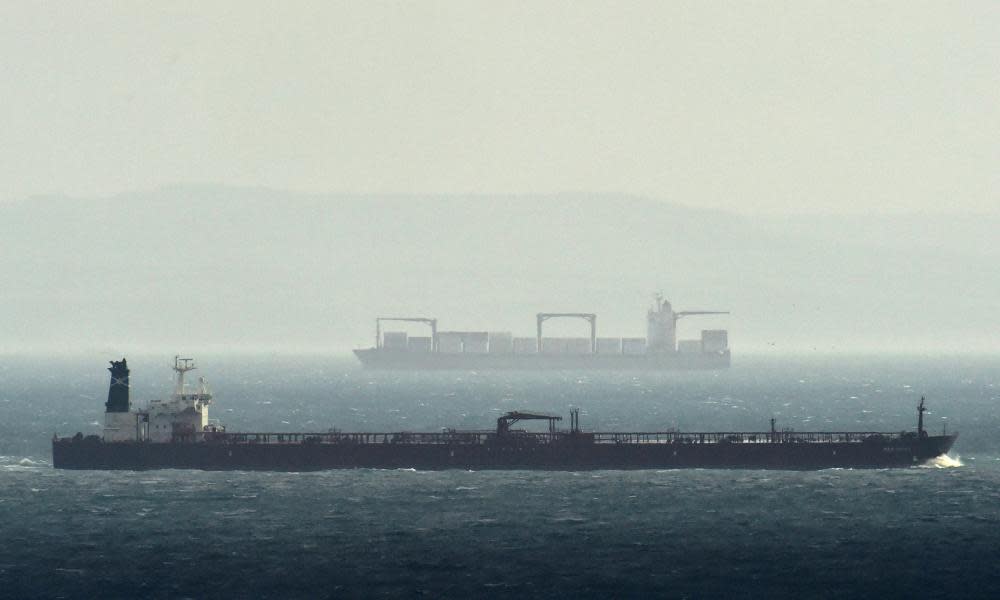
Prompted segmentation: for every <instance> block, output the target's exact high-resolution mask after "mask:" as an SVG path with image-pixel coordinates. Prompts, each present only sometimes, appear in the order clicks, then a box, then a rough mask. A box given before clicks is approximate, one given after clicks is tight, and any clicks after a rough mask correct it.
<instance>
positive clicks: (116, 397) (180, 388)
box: [102, 356, 222, 443]
mask: <svg viewBox="0 0 1000 600" xmlns="http://www.w3.org/2000/svg"><path fill="white" fill-rule="evenodd" d="M197 368H198V367H197V366H196V365H195V362H194V359H192V358H181V357H180V356H175V357H174V366H173V370H174V373H175V384H174V391H173V394H172V395H171V396H170V397H169V398H168V399H166V400H152V401H150V402H149V405H148V406H147V407H145V408H133V406H132V401H131V399H130V395H129V368H128V363H127V362H126V360H125V359H124V358H123V359H121V360H120V361H111V367H110V368H109V369H108V371H110V372H111V385H110V388H109V390H108V401H107V403H106V404H105V413H104V423H105V425H104V434H103V436H102V440H103V441H105V442H154V443H165V442H180V441H185V442H191V441H200V440H203V439H204V435H205V432H216V431H220V430H222V427H221V426H219V425H216V424H212V423H210V422H209V418H208V407H209V405H210V404H211V403H212V393H211V392H210V391H209V389H208V384H207V383H206V381H205V378H204V377H199V378H198V384H197V387H196V388H192V387H191V386H190V385H189V384H188V383H187V381H185V375H186V374H187V373H188V372H190V371H194V370H195V369H197Z"/></svg>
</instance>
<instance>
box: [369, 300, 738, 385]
mask: <svg viewBox="0 0 1000 600" xmlns="http://www.w3.org/2000/svg"><path fill="white" fill-rule="evenodd" d="M721 314H728V312H727V311H717V310H685V311H676V312H675V311H674V310H673V307H672V306H671V304H670V302H668V301H667V300H665V299H664V298H663V296H661V295H657V296H656V299H655V302H654V304H653V306H652V307H651V308H650V309H649V311H648V313H647V314H646V337H644V338H642V337H598V336H597V315H596V314H594V313H538V314H537V315H536V317H535V324H536V333H535V336H534V337H514V336H513V335H512V334H511V332H509V331H492V332H491V331H439V330H438V320H437V319H435V318H430V317H378V318H376V319H375V345H374V346H373V347H370V348H364V349H358V350H355V351H354V355H355V356H357V357H358V360H360V361H361V364H362V365H364V366H365V367H367V368H374V369H420V370H424V369H466V370H482V369H609V370H626V369H643V370H669V369H724V368H726V367H728V366H729V362H730V352H729V332H728V331H726V330H725V329H705V330H702V331H701V336H700V338H698V339H687V340H678V339H677V322H678V321H679V320H680V319H682V318H685V317H692V316H696V315H721ZM554 318H576V319H583V320H585V321H587V322H588V323H589V324H590V337H587V338H583V337H581V338H558V337H544V336H543V329H544V325H545V322H546V321H548V320H549V319H554ZM387 322H410V323H414V322H415V323H421V324H424V325H427V326H429V327H430V335H429V336H409V335H408V334H407V333H406V332H405V331H383V330H382V326H383V323H387Z"/></svg>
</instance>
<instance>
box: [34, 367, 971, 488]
mask: <svg viewBox="0 0 1000 600" xmlns="http://www.w3.org/2000/svg"><path fill="white" fill-rule="evenodd" d="M194 368H195V365H194V362H193V361H192V360H190V359H181V358H179V357H175V359H174V371H175V372H176V374H177V384H176V388H175V390H174V394H173V396H172V397H171V398H170V399H169V400H166V401H153V402H150V403H149V404H148V405H147V407H146V408H141V409H140V408H134V407H133V406H132V403H131V400H130V397H129V369H128V365H127V363H126V361H125V359H122V360H121V361H112V363H111V368H110V369H109V370H110V371H111V384H110V387H109V390H108V400H107V402H106V403H105V425H104V431H103V435H100V436H99V435H87V436H85V435H83V434H82V433H77V434H76V435H75V436H72V437H63V438H60V437H58V436H56V437H54V438H53V440H52V464H53V466H54V467H55V468H57V469H127V470H145V469H203V470H273V471H310V470H324V469H350V468H377V469H404V468H405V469H409V468H413V469H422V470H439V469H471V470H485V469H548V470H587V469H677V468H687V467H698V468H745V469H822V468H834V467H843V468H883V467H908V466H914V465H919V464H921V463H924V462H927V461H929V460H931V459H934V458H936V457H938V456H941V455H943V454H946V453H947V452H948V450H949V449H951V446H952V444H954V442H955V439H956V438H957V434H955V433H952V434H949V435H945V434H942V435H938V436H932V435H929V434H928V432H927V431H926V430H925V429H924V411H925V410H926V409H925V407H924V401H923V398H921V400H920V405H919V406H918V407H917V414H918V416H917V428H916V431H909V432H863V431H852V432H794V431H790V430H788V429H781V430H779V429H777V428H776V427H775V421H774V419H772V420H771V426H770V429H769V430H766V431H757V432H732V431H723V432H718V431H717V432H678V431H659V432H657V431H641V432H593V431H585V430H583V429H581V428H580V412H579V409H574V410H573V411H571V412H570V427H569V429H568V430H565V429H559V428H558V427H557V423H558V422H559V421H561V420H562V418H561V417H559V416H554V415H547V414H541V413H536V412H527V411H516V412H508V413H506V414H503V415H501V416H500V417H499V418H498V419H497V422H496V428H495V429H489V430H481V431H456V430H451V429H447V430H442V431H439V432H427V433H418V432H410V431H396V432H383V433H377V432H353V433H351V432H340V431H336V430H330V431H326V432H299V433H274V432H272V433H262V432H256V433H236V432H228V431H226V429H225V427H223V426H222V425H221V424H218V423H216V422H215V421H213V420H211V419H209V418H208V407H209V406H210V405H211V403H212V400H213V399H212V394H211V393H210V392H209V391H208V388H207V385H206V384H205V381H204V379H200V380H199V385H198V386H197V388H196V389H188V387H187V385H186V384H185V381H184V375H185V373H187V372H188V371H191V370H192V369H194ZM523 421H544V422H546V423H547V425H548V428H547V430H546V431H542V432H530V431H525V430H522V429H515V428H514V425H515V424H517V423H518V422H523Z"/></svg>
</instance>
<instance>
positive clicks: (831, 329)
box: [0, 186, 1000, 351]
mask: <svg viewBox="0 0 1000 600" xmlns="http://www.w3.org/2000/svg"><path fill="white" fill-rule="evenodd" d="M998 224H1000V223H997V220H996V219H992V220H990V219H981V218H976V217H954V218H948V219H942V218H938V217H934V218H932V217H927V216H907V217H905V218H890V217H878V218H872V219H860V218H837V219H825V218H818V217H797V218H792V219H776V218H745V217H739V216H736V215H732V214H726V213H719V212H712V211H699V210H692V209H689V208H683V207H680V206H675V205H670V204H666V203H663V202H659V201H655V200H650V199H645V198H637V197H631V196H623V195H610V194H562V195H548V196H531V195H524V196H470V197H454V196H443V197H417V196H375V197H366V196H349V195H329V196H321V195H305V194H296V193H291V192H284V191H276V190H263V189H240V188H229V187H221V186H219V187H217V186H175V187H169V188H163V189H159V190H156V191H152V192H140V193H130V194H123V195H119V196H115V197H111V198H86V199H78V198H66V197H40V198H31V199H26V200H24V201H21V202H15V203H0V233H2V245H3V246H2V247H3V259H2V260H0V277H2V280H3V281H4V282H5V284H4V288H3V293H2V295H0V310H2V314H3V315H5V317H4V318H3V319H0V350H6V351H13V350H17V349H18V348H24V347H28V346H32V347H42V348H56V349H67V350H71V349H73V348H77V347H79V348H102V349H103V348H106V347H114V348H120V349H122V350H128V349H130V348H133V347H143V348H177V349H178V350H179V351H184V350H185V349H187V348H192V347H200V346H205V345H212V346H218V347H226V348H239V347H242V348H258V349H259V348H268V347H275V348H282V349H288V348H294V347H308V348H312V349H347V348H350V347H353V346H359V345H365V344H369V343H371V339H372V335H373V331H372V329H373V323H372V321H373V319H374V317H375V316H377V315H386V314H422V315H432V316H437V317H438V318H439V319H441V320H442V327H445V328H454V329H466V328H468V329H478V330H486V329H490V330H514V331H515V332H517V333H520V334H524V335H530V334H531V333H532V331H533V327H534V314H535V313H536V312H539V311H543V310H548V311H587V312H597V313H598V314H599V322H598V324H599V327H600V330H601V332H603V333H604V334H607V335H643V333H644V331H643V329H644V324H643V320H644V311H645V308H646V306H647V304H648V303H649V299H650V296H651V294H652V293H653V292H654V291H657V290H662V291H663V292H664V293H665V294H666V296H667V297H668V298H670V299H671V300H672V301H673V302H674V304H675V306H676V307H678V308H682V309H683V308H691V309H697V308H707V309H720V308H721V309H729V310H732V311H733V314H732V316H730V317H712V318H707V319H705V320H704V321H700V322H696V321H694V320H692V321H690V323H687V324H685V327H686V328H687V329H682V334H683V333H685V332H686V333H688V334H690V335H692V336H694V335H697V330H698V329H699V327H700V325H704V326H706V327H708V326H712V327H715V326H718V327H728V328H730V329H731V330H732V343H733V346H734V347H735V348H737V349H739V348H740V347H741V346H742V347H744V348H748V349H757V350H761V351H779V349H788V350H799V349H812V348H816V349H818V350H821V351H831V350H833V351H846V350H849V349H851V348H855V347H862V348H866V349H867V348H890V349H896V350H931V349H941V350H945V351H953V350H962V349H978V350H983V349H991V348H993V349H995V348H997V346H998V344H997V341H996V339H995V333H996V332H997V331H1000V317H998V316H997V315H996V311H995V310H994V307H995V304H996V298H998V297H1000V277H998V276H997V275H996V265H997V259H998V258H1000V250H998V249H997V246H996V245H995V244H992V243H991V241H992V240H991V236H992V234H993V232H994V231H996V230H997V225H998ZM553 332H554V333H566V334H570V335H573V334H576V333H579V334H580V335H583V326H582V324H579V325H578V324H574V323H571V322H570V323H565V324H563V323H559V324H558V325H555V324H554V325H553Z"/></svg>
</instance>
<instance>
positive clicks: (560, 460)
mask: <svg viewBox="0 0 1000 600" xmlns="http://www.w3.org/2000/svg"><path fill="white" fill-rule="evenodd" d="M460 436H464V437H460ZM654 436H655V437H654ZM666 436H672V437H673V440H674V441H669V440H670V438H668V437H666ZM772 436H777V438H776V437H772ZM956 437H957V436H955V435H948V436H924V437H922V438H918V437H917V436H916V435H915V434H912V433H911V434H903V435H902V436H901V435H900V434H857V433H852V434H829V433H817V434H783V433H779V434H769V433H757V434H720V433H709V434H676V433H669V434H637V433H636V434H628V433H616V434H591V433H556V434H524V433H516V434H515V433H512V434H509V435H507V436H500V437H498V436H496V435H495V434H492V433H490V434H483V433H471V434H462V433H454V434H412V433H395V434H315V435H313V434H225V435H224V436H221V437H219V438H217V439H214V440H209V441H203V442H191V443H183V442H175V443H161V444H157V443H149V442H117V443H108V442H103V441H100V440H99V439H87V438H83V439H80V438H77V439H75V440H74V439H73V438H63V439H58V440H54V441H53V443H52V462H53V466H55V467H56V468H61V469H129V470H144V469H204V470H277V471H311V470H323V469H351V468H376V469H408V468H413V469H420V470H439V469H472V470H486V469H550V470H586V469H678V468H746V469H823V468H838V467H839V468H884V467H907V466H914V465H919V464H922V463H925V462H927V461H929V460H931V459H934V458H936V457H938V456H941V455H943V454H945V453H947V452H948V450H949V449H950V448H951V446H952V444H953V443H954V442H955V439H956ZM727 438H728V439H727ZM778 438H780V439H778ZM825 440H834V441H825Z"/></svg>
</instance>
